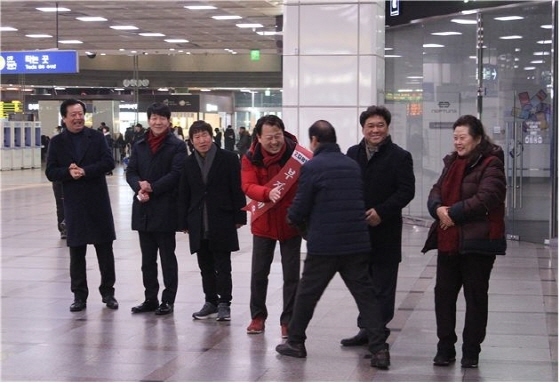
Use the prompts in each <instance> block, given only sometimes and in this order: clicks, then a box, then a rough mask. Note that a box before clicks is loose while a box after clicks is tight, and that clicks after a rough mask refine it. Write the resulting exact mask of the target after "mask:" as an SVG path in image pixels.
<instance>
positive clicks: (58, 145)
mask: <svg viewBox="0 0 560 383" xmlns="http://www.w3.org/2000/svg"><path fill="white" fill-rule="evenodd" d="M72 134H74V133H70V131H68V129H65V130H64V131H63V132H62V133H60V134H57V135H56V136H54V137H53V138H52V140H51V142H50V144H49V150H48V154H47V167H46V170H45V175H46V176H47V178H48V179H49V181H59V182H62V188H63V192H64V219H65V222H66V230H67V233H68V237H67V239H66V242H67V244H68V246H82V245H86V244H95V243H105V242H111V241H113V240H115V239H116V235H115V225H114V223H113V212H112V210H111V201H110V199H109V190H108V189H107V181H106V180H105V174H106V173H107V172H110V171H111V170H113V168H114V167H115V161H114V160H113V156H112V154H111V150H110V149H109V147H108V146H107V142H106V141H105V137H103V133H101V132H98V131H97V130H95V129H89V128H84V129H83V130H82V133H79V134H84V135H85V139H84V147H83V148H82V155H81V158H76V157H75V154H74V150H73V144H72V141H71V137H70V136H71V135H72ZM71 163H76V165H78V166H79V167H81V168H83V169H84V171H85V176H84V177H81V178H80V179H77V180H75V179H73V178H72V176H71V175H70V172H69V171H68V167H69V166H70V164H71Z"/></svg>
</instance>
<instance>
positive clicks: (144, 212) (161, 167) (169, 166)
mask: <svg viewBox="0 0 560 383" xmlns="http://www.w3.org/2000/svg"><path fill="white" fill-rule="evenodd" d="M147 137H148V134H147V133H146V135H144V137H142V138H141V139H140V140H138V141H137V142H136V143H135V144H134V145H133V146H132V152H131V154H130V161H129V163H128V167H127V168H126V182H128V184H129V185H130V187H131V188H132V190H134V196H133V202H132V230H138V231H158V232H164V231H167V232H169V231H177V189H178V186H179V177H180V176H181V171H182V170H183V165H184V163H185V158H186V156H187V146H186V144H185V143H184V142H183V141H182V140H180V139H179V138H177V136H175V134H173V132H171V131H170V132H168V133H167V137H166V138H165V140H164V141H163V142H162V143H161V146H160V148H159V149H158V151H157V152H156V153H155V154H152V151H151V149H150V145H149V144H148V142H147V141H146V138H147ZM139 181H148V182H149V183H150V184H151V185H152V190H153V192H152V193H150V200H149V201H148V202H145V203H141V202H140V201H138V199H137V198H136V195H137V194H138V191H139V190H140V186H139V185H138V182H139Z"/></svg>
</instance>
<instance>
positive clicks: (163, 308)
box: [154, 302, 173, 315]
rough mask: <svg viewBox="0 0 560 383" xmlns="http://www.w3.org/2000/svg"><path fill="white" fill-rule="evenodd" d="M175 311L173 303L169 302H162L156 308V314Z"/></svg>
mask: <svg viewBox="0 0 560 383" xmlns="http://www.w3.org/2000/svg"><path fill="white" fill-rule="evenodd" d="M172 312H173V305H172V304H171V303H168V302H161V305H159V307H158V308H157V309H156V312H155V313H154V314H156V315H167V314H171V313H172Z"/></svg>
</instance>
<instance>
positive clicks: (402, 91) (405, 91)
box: [397, 89, 413, 93]
mask: <svg viewBox="0 0 560 383" xmlns="http://www.w3.org/2000/svg"><path fill="white" fill-rule="evenodd" d="M397 92H399V93H407V92H413V90H412V89H397Z"/></svg>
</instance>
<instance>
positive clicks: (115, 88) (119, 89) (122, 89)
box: [115, 88, 124, 90]
mask: <svg viewBox="0 0 560 383" xmlns="http://www.w3.org/2000/svg"><path fill="white" fill-rule="evenodd" d="M115 90H124V88H115Z"/></svg>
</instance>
